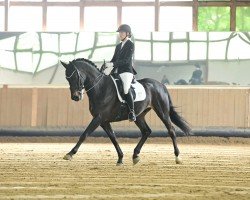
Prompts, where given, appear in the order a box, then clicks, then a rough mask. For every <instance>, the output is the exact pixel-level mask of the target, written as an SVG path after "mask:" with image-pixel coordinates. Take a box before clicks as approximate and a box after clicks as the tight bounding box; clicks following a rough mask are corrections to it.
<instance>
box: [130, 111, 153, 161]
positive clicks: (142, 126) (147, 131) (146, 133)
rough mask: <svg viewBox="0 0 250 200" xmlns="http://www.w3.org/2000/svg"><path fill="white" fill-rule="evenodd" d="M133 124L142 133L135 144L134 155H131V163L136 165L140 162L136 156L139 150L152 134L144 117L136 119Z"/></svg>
mask: <svg viewBox="0 0 250 200" xmlns="http://www.w3.org/2000/svg"><path fill="white" fill-rule="evenodd" d="M135 124H136V125H137V126H138V127H139V129H140V130H141V133H142V137H141V139H140V141H139V143H138V144H137V146H136V147H135V149H134V154H133V163H134V164H137V163H138V162H139V161H140V157H139V156H138V155H139V154H140V151H141V148H142V146H143V144H144V143H145V142H146V140H147V139H148V136H149V135H150V134H151V133H152V131H151V129H150V128H149V126H148V125H147V123H146V121H145V119H144V116H143V117H137V118H136V121H135Z"/></svg>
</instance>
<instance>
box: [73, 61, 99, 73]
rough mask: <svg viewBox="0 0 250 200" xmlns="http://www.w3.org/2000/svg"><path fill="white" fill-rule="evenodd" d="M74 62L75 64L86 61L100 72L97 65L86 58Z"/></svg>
mask: <svg viewBox="0 0 250 200" xmlns="http://www.w3.org/2000/svg"><path fill="white" fill-rule="evenodd" d="M74 61H75V62H78V61H84V62H86V63H88V64H90V65H92V66H94V67H95V68H96V69H97V70H98V71H99V69H98V67H97V65H96V64H95V63H93V62H92V61H91V60H88V59H86V58H77V59H75V60H74Z"/></svg>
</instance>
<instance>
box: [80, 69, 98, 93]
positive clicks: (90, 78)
mask: <svg viewBox="0 0 250 200" xmlns="http://www.w3.org/2000/svg"><path fill="white" fill-rule="evenodd" d="M81 71H82V73H84V74H85V75H86V81H85V83H84V87H85V88H86V90H89V89H90V88H92V87H93V86H94V85H95V84H96V83H97V81H98V80H99V78H101V75H102V74H101V72H99V71H98V70H97V69H96V68H95V67H94V66H90V65H86V66H84V67H82V68H81Z"/></svg>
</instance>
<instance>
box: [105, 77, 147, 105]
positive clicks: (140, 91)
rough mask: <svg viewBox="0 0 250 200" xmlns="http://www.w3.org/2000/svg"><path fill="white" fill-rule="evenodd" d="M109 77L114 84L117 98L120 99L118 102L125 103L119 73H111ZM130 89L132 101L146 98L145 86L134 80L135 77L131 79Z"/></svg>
mask: <svg viewBox="0 0 250 200" xmlns="http://www.w3.org/2000/svg"><path fill="white" fill-rule="evenodd" d="M110 77H111V79H112V80H113V82H114V84H115V87H116V92H117V96H118V99H119V100H120V102H122V103H125V100H124V92H123V84H122V80H121V78H120V76H119V74H112V75H110ZM130 90H131V92H132V95H133V99H134V102H137V101H143V100H144V99H145V98H146V91H145V88H144V87H143V86H142V84H141V83H139V82H138V81H136V80H135V78H134V79H133V81H132V83H131V87H130Z"/></svg>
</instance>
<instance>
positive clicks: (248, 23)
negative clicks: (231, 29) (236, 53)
mask: <svg viewBox="0 0 250 200" xmlns="http://www.w3.org/2000/svg"><path fill="white" fill-rule="evenodd" d="M249 30H250V7H239V8H237V9H236V31H249Z"/></svg>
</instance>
